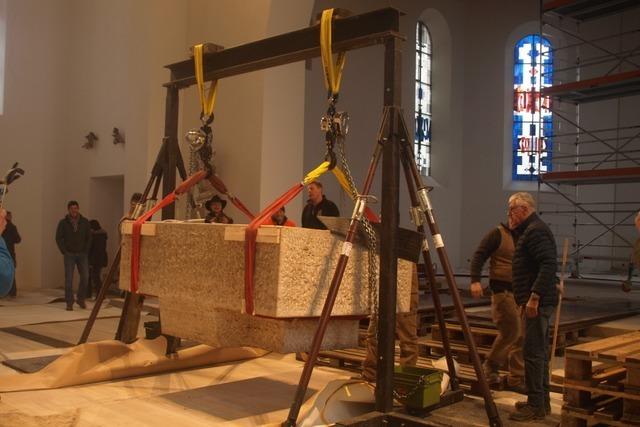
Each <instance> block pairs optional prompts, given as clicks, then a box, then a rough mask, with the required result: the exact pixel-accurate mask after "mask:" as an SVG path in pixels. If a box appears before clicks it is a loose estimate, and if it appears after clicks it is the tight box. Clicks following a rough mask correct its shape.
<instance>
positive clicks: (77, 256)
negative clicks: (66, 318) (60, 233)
mask: <svg viewBox="0 0 640 427" xmlns="http://www.w3.org/2000/svg"><path fill="white" fill-rule="evenodd" d="M75 266H78V273H80V284H79V285H78V293H77V301H78V303H83V302H84V298H85V296H86V295H87V282H88V279H89V257H88V255H87V254H86V253H66V254H64V299H65V300H66V301H67V306H72V305H73V269H74V267H75Z"/></svg>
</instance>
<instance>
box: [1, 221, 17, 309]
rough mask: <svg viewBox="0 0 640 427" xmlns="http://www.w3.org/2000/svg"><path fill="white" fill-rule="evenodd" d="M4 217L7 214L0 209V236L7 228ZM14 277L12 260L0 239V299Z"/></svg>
mask: <svg viewBox="0 0 640 427" xmlns="http://www.w3.org/2000/svg"><path fill="white" fill-rule="evenodd" d="M6 216H7V212H6V211H5V210H4V209H0V234H2V232H3V231H4V229H5V227H6V226H7V220H6ZM14 275H15V267H14V266H13V258H11V254H10V253H9V249H7V245H6V244H5V242H4V239H3V238H2V237H0V297H4V296H5V295H7V294H8V293H9V291H10V290H11V286H12V285H13V277H14Z"/></svg>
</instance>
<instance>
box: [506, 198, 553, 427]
mask: <svg viewBox="0 0 640 427" xmlns="http://www.w3.org/2000/svg"><path fill="white" fill-rule="evenodd" d="M535 211H536V204H535V201H534V199H533V197H532V196H531V194H529V193H515V194H514V195H512V196H511V197H510V198H509V227H510V228H511V229H512V230H513V231H514V233H515V236H516V240H515V250H514V253H513V262H512V285H513V293H514V296H515V299H516V303H517V304H518V305H519V306H521V307H522V310H523V312H524V316H523V317H524V322H525V331H524V346H523V355H524V371H525V384H526V386H527V402H526V403H525V402H518V403H516V409H517V411H516V412H514V413H513V414H511V416H510V417H509V418H510V419H512V420H515V421H529V420H537V419H544V417H545V415H546V414H547V413H549V412H550V409H551V405H550V400H549V319H550V318H551V315H552V314H553V312H554V310H555V307H556V305H557V304H558V290H557V289H556V270H557V268H558V262H557V256H558V255H557V249H556V242H555V239H554V237H553V234H552V233H551V230H550V229H549V227H548V226H547V224H545V223H544V222H543V221H542V220H541V219H540V217H538V215H537V214H536V212H535Z"/></svg>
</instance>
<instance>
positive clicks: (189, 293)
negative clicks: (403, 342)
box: [120, 222, 412, 353]
mask: <svg viewBox="0 0 640 427" xmlns="http://www.w3.org/2000/svg"><path fill="white" fill-rule="evenodd" d="M245 227H246V226H245V225H240V224H236V225H223V224H201V223H177V222H152V223H148V224H145V225H144V226H143V230H142V238H141V246H140V248H141V255H140V282H139V284H138V289H139V292H141V293H143V294H147V295H154V296H158V297H159V299H160V313H161V316H162V330H163V332H164V333H166V334H170V335H174V336H180V337H183V338H188V339H192V340H196V341H199V342H202V343H206V344H209V345H212V346H217V347H236V346H255V347H261V348H264V349H267V350H271V351H276V352H280V353H287V352H295V351H308V350H309V349H310V346H311V341H312V338H313V335H314V333H315V330H316V326H317V323H318V319H317V317H318V316H319V315H320V313H321V311H322V306H323V304H324V300H325V297H326V295H327V292H328V289H329V286H330V283H331V279H332V276H333V272H334V269H335V265H336V264H337V261H338V257H339V255H340V251H341V248H342V238H339V237H337V236H335V235H332V234H331V233H330V232H329V231H325V230H310V229H303V228H292V227H275V226H264V227H261V228H260V230H259V232H258V238H257V250H256V272H255V283H254V306H255V315H251V314H247V313H244V312H243V311H244V230H245ZM130 229H131V226H130V224H125V226H124V227H123V243H122V261H121V271H120V287H121V288H122V289H125V290H129V288H130V275H131V273H130V268H131V235H130ZM367 269H368V256H367V250H366V248H363V247H360V246H358V245H355V246H354V247H353V249H352V251H351V258H350V260H349V264H348V266H347V268H346V271H345V274H344V278H343V281H342V284H341V287H340V291H339V293H338V297H337V299H336V303H335V305H334V308H333V311H332V315H333V316H337V317H333V318H332V319H331V320H330V322H329V326H328V328H327V332H326V334H325V338H324V341H323V345H322V348H323V349H337V348H348V347H353V346H356V345H357V340H358V318H360V317H363V316H366V315H368V314H369V306H370V305H369V296H370V292H369V283H368V270H367ZM411 275H412V263H410V262H408V261H404V260H400V261H399V262H398V306H397V308H398V311H399V312H406V311H409V298H410V288H411Z"/></svg>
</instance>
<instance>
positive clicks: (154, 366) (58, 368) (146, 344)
mask: <svg viewBox="0 0 640 427" xmlns="http://www.w3.org/2000/svg"><path fill="white" fill-rule="evenodd" d="M166 348H167V341H166V339H165V338H164V337H162V336H160V337H158V338H156V339H154V340H145V339H139V340H138V341H136V342H134V343H133V344H124V343H122V342H120V341H116V340H109V341H98V342H92V343H88V344H82V345H79V346H76V347H73V348H72V349H70V350H69V351H68V352H67V353H65V354H63V355H62V356H60V357H59V358H58V359H57V360H55V361H54V362H51V363H50V364H49V365H48V366H46V367H45V368H43V369H42V370H40V371H38V372H35V373H33V374H20V375H5V376H0V392H2V393H8V392H13V391H26V390H43V389H50V388H59V387H68V386H73V385H79V384H90V383H96V382H100V381H109V380H115V379H122V378H129V377H135V376H140V375H149V374H155V373H162V372H171V371H177V370H181V369H189V368H194V367H199V366H205V365H212V364H216V363H223V362H229V361H238V360H244V359H251V358H255V357H260V356H263V355H264V354H266V353H267V352H266V351H265V350H261V349H257V348H252V347H238V348H213V347H210V346H207V345H198V346H195V347H190V348H186V349H183V350H180V351H178V352H177V353H175V354H172V355H170V356H167V355H165V351H166Z"/></svg>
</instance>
